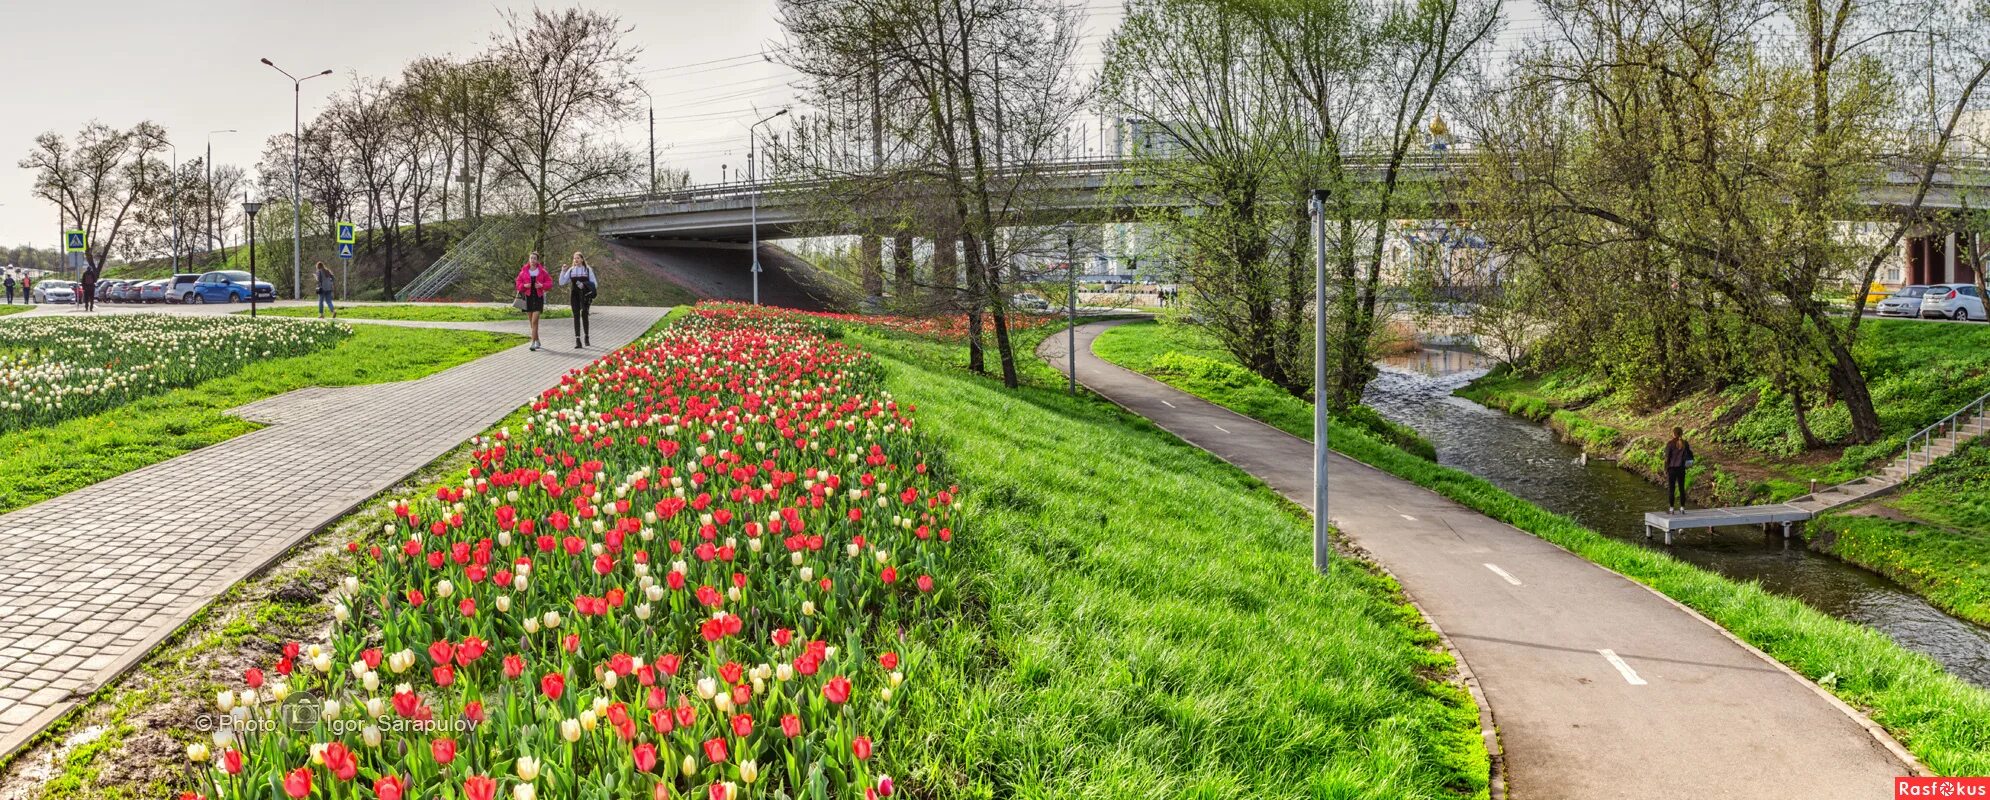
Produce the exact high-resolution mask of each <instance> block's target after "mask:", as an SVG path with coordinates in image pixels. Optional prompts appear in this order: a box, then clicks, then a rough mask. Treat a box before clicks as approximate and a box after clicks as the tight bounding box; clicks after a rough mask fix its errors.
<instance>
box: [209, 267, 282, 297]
mask: <svg viewBox="0 0 1990 800" xmlns="http://www.w3.org/2000/svg"><path fill="white" fill-rule="evenodd" d="M255 283H256V289H255V292H256V295H255V296H256V300H257V301H258V302H268V301H271V300H275V299H276V287H275V286H272V285H270V283H269V282H268V281H256V282H255ZM193 302H196V303H246V302H249V273H247V272H243V271H241V270H235V269H228V270H220V271H218V272H209V273H206V274H203V275H201V276H200V279H199V280H197V281H194V284H193Z"/></svg>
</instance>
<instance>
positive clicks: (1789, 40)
mask: <svg viewBox="0 0 1990 800" xmlns="http://www.w3.org/2000/svg"><path fill="white" fill-rule="evenodd" d="M1542 8H1543V10H1544V12H1545V14H1546V16H1547V19H1548V22H1549V25H1548V30H1549V31H1551V33H1550V35H1549V36H1548V37H1547V38H1546V39H1545V40H1543V41H1540V42H1537V43H1536V44H1535V45H1534V46H1533V47H1532V48H1531V49H1530V50H1529V51H1528V52H1527V53H1526V54H1525V55H1524V56H1523V57H1522V59H1521V60H1520V62H1519V63H1518V64H1517V65H1516V67H1517V68H1516V69H1515V70H1514V71H1513V73H1512V77H1511V78H1510V80H1509V82H1508V83H1507V84H1506V85H1505V86H1503V87H1501V89H1500V91H1499V92H1498V93H1497V94H1496V95H1495V97H1494V98H1493V99H1492V100H1491V101H1490V102H1488V103H1487V104H1486V110H1487V115H1488V117H1489V119H1488V120H1487V122H1486V123H1485V125H1484V129H1485V133H1484V139H1485V140H1486V143H1487V153H1488V159H1487V166H1488V169H1486V170H1485V171H1484V172H1483V173H1482V175H1481V177H1482V178H1484V179H1485V180H1487V181H1488V182H1489V183H1490V184H1492V185H1493V187H1494V188H1495V189H1496V190H1498V191H1501V192H1502V193H1504V194H1505V195H1506V196H1507V197H1508V198H1510V199H1513V200H1515V201H1520V200H1522V199H1524V200H1525V202H1517V204H1516V205H1512V206H1510V208H1511V209H1519V210H1521V211H1522V213H1524V214H1536V215H1539V216H1541V217H1542V218H1543V219H1547V220H1552V224H1542V225H1539V226H1537V227H1538V228H1540V229H1543V230H1550V229H1552V230H1553V231H1554V232H1555V235H1558V236H1561V237H1563V238H1562V240H1561V241H1562V243H1563V244H1564V245H1567V244H1571V243H1576V244H1579V243H1580V242H1581V241H1582V239H1581V238H1571V236H1570V234H1572V233H1573V234H1579V235H1580V236H1582V237H1588V238H1589V239H1591V240H1594V241H1607V242H1610V243H1612V244H1613V245H1616V246H1617V247H1618V248H1619V249H1623V248H1637V249H1639V250H1641V251H1644V252H1647V253H1648V254H1649V258H1647V259H1644V260H1643V261H1641V262H1640V263H1644V264H1650V265H1661V266H1662V267H1663V269H1665V270H1667V271H1668V272H1669V274H1666V275H1663V276H1650V277H1652V278H1657V279H1658V280H1659V281H1661V282H1662V283H1663V285H1664V286H1666V287H1667V288H1668V290H1667V291H1663V292H1659V293H1642V292H1639V293H1638V294H1637V296H1639V297H1641V298H1656V299H1658V300H1660V301H1662V302H1663V303H1665V304H1666V305H1665V309H1666V310H1667V311H1670V312H1672V314H1673V316H1674V317H1675V319H1681V320H1683V319H1687V318H1690V317H1691V316H1693V313H1694V312H1693V310H1694V309H1696V308H1699V309H1724V310H1725V311H1726V312H1728V313H1732V314H1733V315H1735V318H1736V319H1737V320H1738V321H1739V322H1741V323H1743V324H1746V325H1748V326H1750V328H1751V333H1752V334H1753V336H1754V337H1756V338H1758V339H1762V340H1761V341H1759V342H1757V343H1755V344H1754V345H1753V346H1754V347H1755V349H1756V350H1757V352H1758V353H1760V354H1761V356H1762V357H1760V358H1753V359H1750V360H1749V363H1746V364H1743V365H1742V366H1743V368H1745V369H1748V370H1751V371H1753V372H1754V373H1755V374H1761V375H1764V376H1765V377H1768V378H1770V379H1771V380H1772V381H1773V382H1774V383H1775V384H1776V385H1777V386H1779V387H1781V388H1782V389H1783V391H1784V394H1786V395H1787V396H1788V397H1789V398H1790V401H1791V402H1792V403H1793V404H1794V405H1795V406H1796V407H1797V410H1798V419H1799V420H1800V424H1799V427H1800V428H1801V429H1802V430H1801V433H1802V434H1803V439H1804V441H1805V443H1806V444H1807V445H1811V446H1815V445H1816V444H1817V443H1819V441H1820V440H1819V437H1817V436H1815V435H1814V434H1813V432H1812V431H1811V430H1810V422H1809V420H1808V418H1807V416H1806V413H1805V412H1807V411H1808V410H1809V409H1810V408H1811V407H1812V406H1813V405H1816V400H1817V398H1818V397H1820V396H1829V397H1831V398H1833V399H1835V400H1837V401H1839V402H1840V403H1842V404H1843V408H1844V412H1845V414H1846V415H1847V424H1846V427H1847V430H1846V432H1845V437H1846V438H1847V439H1849V440H1850V441H1852V442H1870V441H1873V440H1875V439H1877V438H1879V436H1880V435H1881V428H1880V420H1879V416H1878V414H1877V412H1876V410H1875V409H1874V407H1873V403H1872V398H1871V394H1870V392H1869V391H1868V389H1867V387H1866V382H1865V377H1864V374H1863V371H1862V369H1861V367H1860V365H1859V363H1858V361H1857V359H1856V358H1855V356H1854V351H1855V346H1856V343H1857V337H1858V334H1859V327H1860V317H1861V314H1860V313H1859V312H1861V311H1863V306H1864V298H1863V295H1864V293H1863V292H1859V293H1858V294H1859V295H1860V297H1859V299H1858V300H1856V301H1855V303H1854V308H1853V313H1852V314H1850V315H1846V314H1843V313H1841V312H1840V311H1838V310H1837V309H1836V308H1834V307H1833V306H1832V305H1831V304H1830V303H1829V297H1830V296H1831V295H1832V294H1835V293H1836V291H1837V289H1838V288H1840V287H1843V286H1846V285H1848V284H1849V285H1856V286H1861V287H1862V286H1865V285H1867V284H1869V283H1870V282H1871V281H1872V279H1873V278H1874V277H1875V275H1876V273H1877V270H1878V269H1879V267H1880V266H1881V264H1883V263H1884V261H1885V260H1887V259H1889V258H1895V257H1898V255H1897V254H1898V247H1899V242H1900V240H1901V238H1902V237H1903V236H1904V235H1905V233H1906V232H1907V230H1908V228H1909V227H1910V226H1912V225H1916V224H1920V222H1921V221H1922V218H1923V216H1924V215H1923V212H1922V206H1923V203H1924V202H1925V200H1926V198H1927V195H1928V192H1929V189H1930V185H1931V180H1932V177H1933V175H1934V174H1935V173H1936V171H1937V167H1938V166H1939V165H1940V164H1941V163H1942V161H1943V160H1944V158H1945V157H1946V156H1947V152H1948V147H1949V143H1950V141H1951V140H1952V138H1953V136H1954V132H1955V129H1956V125H1957V122H1958V120H1959V119H1960V117H1961V115H1962V113H1963V111H1964V109H1965V108H1966V107H1967V106H1968V105H1969V104H1970V102H1971V101H1972V99H1973V98H1974V97H1975V95H1976V92H1977V90H1978V88H1979V86H1980V85H1981V83H1982V81H1983V79H1984V77H1985V76H1986V74H1990V60H1986V59H1984V58H1982V57H1981V56H1980V55H1978V56H1976V57H1974V58H1969V59H1959V60H1953V61H1950V62H1946V67H1944V63H1945V62H1936V63H1935V64H1926V63H1923V62H1921V61H1919V60H1918V59H1914V58H1911V57H1910V54H1909V53H1908V52H1907V51H1904V50H1903V49H1902V48H1903V46H1904V45H1905V44H1908V43H1910V40H1908V39H1907V38H1905V37H1903V36H1902V35H1901V34H1902V33H1903V31H1902V29H1903V28H1904V27H1916V28H1917V30H1919V29H1921V28H1925V29H1927V30H1945V29H1946V30H1959V29H1960V28H1961V27H1966V26H1960V25H1959V24H1958V23H1959V21H1960V20H1962V19H1964V15H1966V14H1976V13H1980V11H1981V7H1980V6H1979V7H1977V8H1976V9H1974V10H1958V9H1956V8H1955V7H1953V6H1950V5H1948V4H1945V3H1936V2H1925V3H1924V2H1864V1H1862V0H1837V2H1832V3H1828V4H1827V3H1823V2H1819V1H1818V0H1795V1H1794V2H1787V3H1776V2H1769V1H1768V0H1755V1H1753V2H1742V3H1721V4H1688V5H1685V6H1672V5H1649V4H1635V3H1626V2H1618V0H1555V1H1554V2H1548V3H1544V4H1543V6H1542ZM1792 26H1793V27H1794V28H1795V30H1796V35H1795V36H1794V37H1792V36H1790V35H1789V31H1788V29H1789V28H1790V27H1792ZM1917 35H1918V34H1917ZM1956 46H1958V47H1965V48H1966V47H1968V45H1967V43H1966V42H1962V41H1961V40H1960V37H1958V40H1957V42H1956ZM1931 67H1932V68H1934V69H1935V72H1932V73H1930V72H1926V70H1928V69H1929V68H1931ZM1944 69H1946V70H1947V71H1943V70H1944ZM1922 79H1926V80H1928V83H1927V86H1928V89H1929V91H1930V93H1931V96H1930V97H1929V100H1930V103H1929V104H1928V105H1925V106H1924V105H1922V104H1920V103H1918V102H1916V101H1915V99H1914V98H1915V95H1916V92H1914V91H1912V90H1910V89H1909V88H1908V87H1913V86H1916V85H1917V84H1919V83H1920V81H1921V80H1922ZM1903 154H1904V155H1903ZM1890 171H1898V172H1901V173H1904V174H1906V175H1908V176H1910V177H1911V178H1912V180H1911V181H1910V183H1909V185H1908V186H1907V191H1906V192H1905V193H1904V199H1897V198H1895V199H1890V200H1889V204H1888V205H1886V206H1883V207H1875V206H1873V205H1871V204H1870V200H1871V199H1872V197H1873V195H1872V193H1871V191H1870V188H1869V187H1870V186H1871V184H1872V182H1873V181H1874V180H1875V179H1880V178H1883V177H1885V176H1886V175H1887V173H1888V172H1890ZM1502 184H1503V185H1504V188H1500V187H1501V186H1502ZM1859 221H1864V222H1867V223H1875V222H1876V223H1877V224H1876V226H1868V227H1867V228H1866V229H1865V231H1864V234H1863V235H1862V233H1861V229H1860V228H1859V227H1858V226H1855V225H1853V224H1852V223H1854V222H1859ZM1633 285H1635V284H1633ZM1598 299H1599V301H1600V300H1601V298H1598ZM1682 328H1683V326H1679V325H1675V326H1673V327H1670V328H1666V329H1664V330H1663V331H1661V333H1664V332H1669V333H1672V334H1674V335H1677V336H1679V337H1680V338H1682V339H1684V338H1688V337H1687V333H1688V332H1687V331H1685V330H1683V329H1682ZM1762 337H1766V338H1765V339H1763V338H1762Z"/></svg>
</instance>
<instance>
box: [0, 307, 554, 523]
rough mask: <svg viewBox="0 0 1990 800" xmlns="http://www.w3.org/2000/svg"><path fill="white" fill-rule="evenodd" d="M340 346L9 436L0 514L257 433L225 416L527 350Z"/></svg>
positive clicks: (370, 328) (378, 343)
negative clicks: (271, 400)
mask: <svg viewBox="0 0 1990 800" xmlns="http://www.w3.org/2000/svg"><path fill="white" fill-rule="evenodd" d="M354 328H355V330H354V334H353V336H351V337H350V338H347V339H346V340H345V341H343V342H341V343H339V345H338V346H336V347H333V348H330V349H327V350H322V351H319V352H316V353H312V354H310V355H304V356H297V357H294V358H283V359H274V360H270V361H265V362H262V363H259V364H255V365H252V366H250V367H247V368H245V369H243V370H241V371H240V372H237V373H235V374H233V375H230V376H228V377H225V378H217V379H215V380H211V381H207V382H206V383H201V384H198V385H195V386H189V387H187V388H184V389H177V390H174V391H171V392H166V393H164V394H159V395H153V396H151V397H146V398H141V399H139V400H135V401H133V402H130V403H127V404H125V405H124V406H122V407H120V408H118V409H116V410H113V411H107V412H104V413H102V414H97V415H94V416H89V417H78V418H75V419H70V420H65V421H63V422H61V423H58V424H55V425H50V426H45V427H40V428H31V429H28V430H21V431H14V432H11V433H8V434H5V435H0V453H4V454H6V455H5V460H4V461H0V512H5V511H11V510H13V509H17V508H21V507H23V506H26V505H30V504H33V503H35V502H39V501H41V500H45V499H48V498H50V497H54V496H56V495H59V494H63V493H64V492H69V491H72V490H75V489H78V488H81V487H84V486H88V485H90V484H93V483H96V482H98V481H101V480H104V479H107V478H110V477H113V476H116V475H121V474H124V473H126V472H130V471H132V470H135V469H138V468H140V467H143V466H146V465H148V464H154V463H158V462H160V461H164V460H166V459H169V458H172V457H173V456H177V455H179V454H181V453H185V452H187V451H190V450H194V449H198V448H201V447H206V446H208V445H211V444H214V443H216V442H221V441H225V440H227V439H230V438H233V437H235V436H239V435H241V434H243V433H247V432H249V431H251V430H254V429H255V428H256V427H257V426H256V425H255V424H254V423H251V422H248V421H246V420H242V419H239V418H237V417H232V416H229V415H228V414H227V413H225V412H226V411H227V410H228V409H230V408H233V407H235V406H239V405H242V404H244V403H248V402H252V401H255V400H258V399H261V398H264V397H270V396H272V395H277V394H282V393H284V392H287V391H290V390H292V389H299V388H303V387H306V386H352V385H357V384H366V383H386V382H391V381H401V380H409V379H413V378H418V377H421V376H423V375H427V374H429V373H432V372H436V371H439V370H442V369H445V368H447V367H451V366H454V365H457V364H461V363H463V362H466V361H471V360H474V359H476V358H479V357H482V356H484V355H488V354H490V353H493V352H496V351H498V350H502V349H504V348H506V347H510V346H512V345H515V344H517V343H518V342H520V341H523V337H518V336H509V335H504V334H494V333H483V332H479V331H455V330H434V329H419V328H395V327H389V326H385V325H358V326H354Z"/></svg>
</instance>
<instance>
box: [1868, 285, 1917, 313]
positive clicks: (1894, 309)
mask: <svg viewBox="0 0 1990 800" xmlns="http://www.w3.org/2000/svg"><path fill="white" fill-rule="evenodd" d="M1927 294H1928V287H1926V286H1902V287H1900V291H1897V292H1894V293H1893V294H1890V295H1887V297H1886V299H1884V300H1881V301H1879V307H1878V308H1876V309H1874V310H1873V311H1874V313H1876V314H1879V315H1880V316H1882V317H1918V316H1921V298H1922V297H1924V296H1926V295H1927Z"/></svg>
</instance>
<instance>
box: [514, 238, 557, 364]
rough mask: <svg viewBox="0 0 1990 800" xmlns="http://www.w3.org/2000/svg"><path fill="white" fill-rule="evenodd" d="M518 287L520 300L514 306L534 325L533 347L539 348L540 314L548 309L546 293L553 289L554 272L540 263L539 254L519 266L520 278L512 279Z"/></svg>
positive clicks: (528, 258)
mask: <svg viewBox="0 0 1990 800" xmlns="http://www.w3.org/2000/svg"><path fill="white" fill-rule="evenodd" d="M512 284H513V285H514V286H515V287H516V288H517V289H518V300H517V301H515V302H513V304H512V305H513V306H514V307H516V308H517V309H518V310H520V311H523V312H525V320H526V321H527V322H528V323H530V324H531V326H532V349H533V350H538V349H539V346H540V345H539V315H540V314H542V313H544V312H545V311H546V293H547V292H550V291H552V290H553V273H552V272H550V271H548V270H547V269H546V265H545V264H541V263H539V254H538V253H533V254H532V255H530V256H527V257H526V259H525V266H522V267H519V268H518V278H517V279H515V280H513V281H512Z"/></svg>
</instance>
